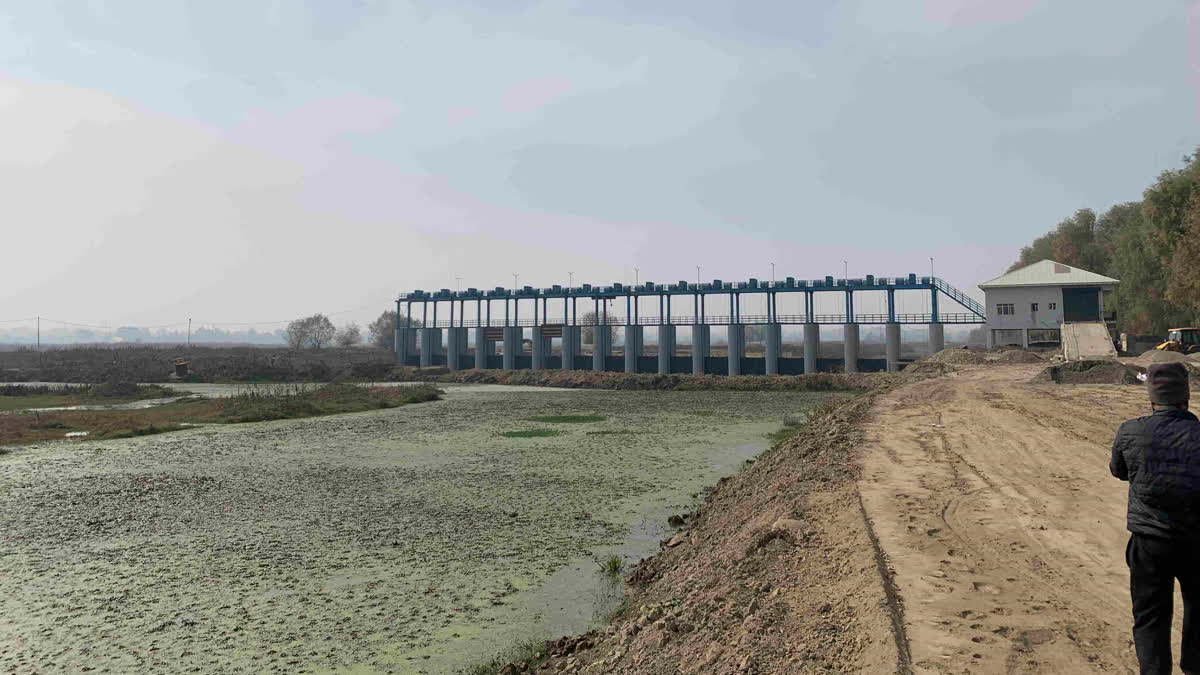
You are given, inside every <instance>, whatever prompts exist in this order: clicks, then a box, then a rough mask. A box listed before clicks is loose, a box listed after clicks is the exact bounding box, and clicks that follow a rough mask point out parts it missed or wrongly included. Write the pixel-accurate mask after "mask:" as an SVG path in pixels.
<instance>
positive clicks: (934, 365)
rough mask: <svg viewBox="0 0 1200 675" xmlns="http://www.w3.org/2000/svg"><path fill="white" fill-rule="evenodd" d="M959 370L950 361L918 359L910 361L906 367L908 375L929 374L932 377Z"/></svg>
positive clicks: (905, 371)
mask: <svg viewBox="0 0 1200 675" xmlns="http://www.w3.org/2000/svg"><path fill="white" fill-rule="evenodd" d="M956 370H958V369H957V368H955V367H954V366H952V365H950V364H949V363H942V362H940V361H917V362H915V363H910V364H908V365H907V366H905V367H904V371H903V372H904V373H905V374H906V375H928V376H930V377H941V376H942V375H947V374H949V373H953V372H954V371H956Z"/></svg>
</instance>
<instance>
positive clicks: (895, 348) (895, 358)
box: [884, 323, 900, 373]
mask: <svg viewBox="0 0 1200 675" xmlns="http://www.w3.org/2000/svg"><path fill="white" fill-rule="evenodd" d="M884 339H885V341H886V343H887V344H886V345H885V353H886V358H887V371H888V372H889V373H895V372H898V371H899V370H900V324H898V323H889V324H887V325H886V326H884Z"/></svg>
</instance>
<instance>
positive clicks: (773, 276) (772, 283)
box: [771, 263, 775, 288]
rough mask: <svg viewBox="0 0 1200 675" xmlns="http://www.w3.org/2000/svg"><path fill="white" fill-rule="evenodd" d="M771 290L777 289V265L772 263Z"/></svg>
mask: <svg viewBox="0 0 1200 675" xmlns="http://www.w3.org/2000/svg"><path fill="white" fill-rule="evenodd" d="M771 288H775V263H771Z"/></svg>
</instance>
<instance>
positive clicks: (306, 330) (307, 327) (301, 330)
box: [286, 314, 337, 349]
mask: <svg viewBox="0 0 1200 675" xmlns="http://www.w3.org/2000/svg"><path fill="white" fill-rule="evenodd" d="M335 333H337V329H336V328H334V327H333V322H332V321H330V320H329V317H327V316H325V315H324V314H313V315H312V316H309V317H305V318H303V319H296V320H295V321H293V322H291V323H289V324H288V327H287V331H286V334H287V341H288V344H289V345H290V346H291V347H292V349H299V348H301V347H312V348H313V349H320V348H321V347H324V346H325V345H327V344H329V343H330V342H331V341H333V336H334V334H335Z"/></svg>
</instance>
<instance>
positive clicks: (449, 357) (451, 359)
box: [446, 327, 466, 371]
mask: <svg viewBox="0 0 1200 675" xmlns="http://www.w3.org/2000/svg"><path fill="white" fill-rule="evenodd" d="M465 330H466V329H464V328H458V327H454V328H447V329H446V366H447V367H449V368H450V370H451V371H455V370H462V367H461V366H462V363H461V361H459V359H460V358H461V357H462V353H463V348H462V346H463V345H462V342H463V341H462V336H463V335H464V334H465Z"/></svg>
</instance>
